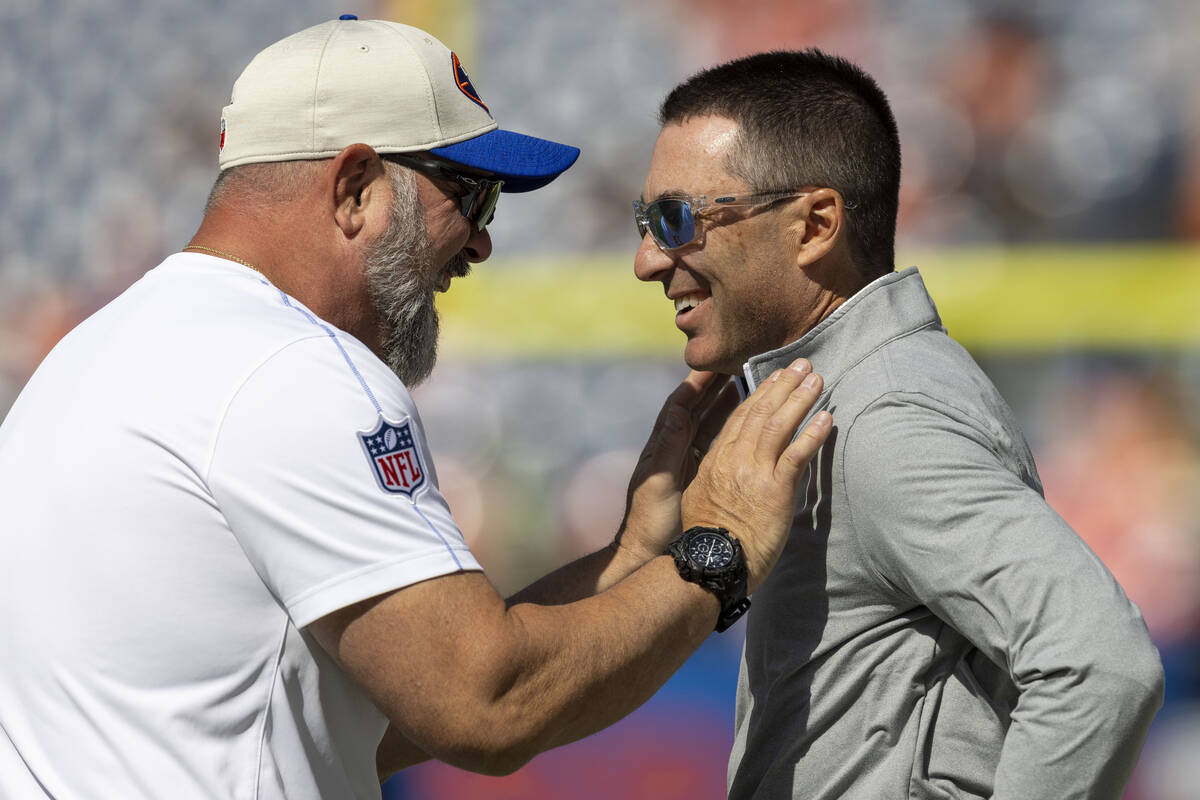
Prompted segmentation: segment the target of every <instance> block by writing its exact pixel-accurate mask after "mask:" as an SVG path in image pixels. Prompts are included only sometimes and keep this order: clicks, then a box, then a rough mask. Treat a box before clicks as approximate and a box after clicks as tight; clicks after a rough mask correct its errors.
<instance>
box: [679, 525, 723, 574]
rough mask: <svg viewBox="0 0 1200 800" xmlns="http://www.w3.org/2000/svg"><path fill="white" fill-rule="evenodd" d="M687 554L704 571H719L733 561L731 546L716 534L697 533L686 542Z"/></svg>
mask: <svg viewBox="0 0 1200 800" xmlns="http://www.w3.org/2000/svg"><path fill="white" fill-rule="evenodd" d="M687 554H688V556H689V557H690V558H691V559H692V561H693V562H694V563H696V564H697V565H699V566H701V567H704V568H705V569H721V568H722V567H727V566H729V564H730V562H732V561H733V546H732V545H731V544H730V543H729V540H728V539H726V538H725V537H724V536H721V535H720V534H716V533H698V534H696V535H695V536H693V537H692V538H691V539H689V540H688V543H687Z"/></svg>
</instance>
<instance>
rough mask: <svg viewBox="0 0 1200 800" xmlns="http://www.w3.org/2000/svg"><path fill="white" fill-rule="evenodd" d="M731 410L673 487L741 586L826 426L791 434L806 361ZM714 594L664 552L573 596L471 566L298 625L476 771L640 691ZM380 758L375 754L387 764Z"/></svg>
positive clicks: (631, 701)
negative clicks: (722, 549)
mask: <svg viewBox="0 0 1200 800" xmlns="http://www.w3.org/2000/svg"><path fill="white" fill-rule="evenodd" d="M801 366H802V367H803V371H801V370H799V369H794V370H783V371H780V372H779V373H777V374H776V375H775V376H774V378H773V379H772V380H769V381H767V382H765V383H764V385H763V386H762V387H761V388H760V390H759V391H758V392H756V393H755V394H754V395H753V396H752V397H751V398H750V399H748V400H747V401H746V402H745V403H743V404H742V405H741V406H739V407H738V409H737V410H736V411H735V412H734V413H733V415H732V416H731V417H730V418H729V420H728V422H727V423H726V425H725V427H724V429H723V430H722V432H721V434H720V436H718V437H717V439H716V440H715V441H714V442H713V445H712V448H711V450H710V452H709V455H708V456H707V457H706V458H705V459H704V462H703V464H701V466H700V468H699V471H698V473H697V475H696V478H695V480H693V481H692V483H691V486H690V487H689V488H688V489H687V490H686V491H685V492H684V493H683V497H682V520H683V524H685V525H689V526H690V525H695V524H706V525H713V526H719V527H725V528H728V529H729V530H730V531H732V532H733V533H734V534H735V535H736V536H737V537H738V538H739V539H740V540H741V543H742V546H743V548H744V550H745V554H746V564H747V568H748V572H749V588H750V591H753V590H754V589H755V588H756V587H757V586H758V585H759V584H760V583H761V581H762V580H763V579H764V578H765V576H766V575H767V573H768V572H769V571H770V569H771V567H772V566H773V565H774V563H775V560H776V559H777V558H778V556H779V553H780V551H781V550H782V547H783V544H784V542H785V540H786V536H787V532H788V529H789V527H790V524H791V517H792V514H793V513H794V503H795V492H796V485H797V482H798V481H799V478H800V475H801V474H802V473H803V471H804V468H805V466H806V465H807V463H808V461H809V459H811V457H812V456H813V454H814V453H815V452H816V451H817V449H818V448H819V447H820V445H821V443H822V442H823V441H824V439H825V437H826V435H827V434H828V431H829V426H830V420H829V417H828V415H827V414H820V415H818V416H817V417H815V418H814V420H813V421H812V422H811V423H810V424H809V426H808V427H807V428H806V429H805V431H804V432H802V433H801V435H800V436H798V437H796V438H795V439H794V440H793V432H794V431H795V429H796V426H797V425H798V424H799V422H800V421H801V420H802V419H803V418H804V416H805V415H806V413H807V412H808V410H809V409H810V408H811V405H812V403H813V402H814V400H815V399H816V397H817V394H818V392H819V391H820V387H821V382H820V379H819V378H817V377H815V376H814V377H813V378H811V379H809V380H808V382H807V383H803V381H805V378H806V375H807V374H808V366H807V363H805V364H803V365H801ZM718 611H719V603H718V601H717V599H716V597H715V596H714V595H712V594H711V593H709V592H708V591H707V590H705V589H703V588H700V587H699V586H697V585H695V584H693V583H689V582H686V581H684V580H683V579H681V578H680V577H679V575H678V573H677V571H676V569H675V565H674V563H673V561H672V560H671V559H670V558H669V557H666V556H659V557H655V558H652V559H650V560H649V561H647V562H646V563H645V564H644V565H642V566H641V567H640V568H637V569H635V570H634V571H632V572H631V573H630V574H629V575H628V576H627V577H625V578H624V579H623V580H619V581H616V582H614V584H613V585H612V586H610V587H609V588H608V589H607V590H605V591H603V592H600V593H599V594H596V595H595V596H593V597H587V598H584V599H581V600H579V601H577V602H572V603H566V604H561V605H537V604H533V603H523V602H518V603H515V604H512V605H509V604H506V603H505V601H504V600H503V599H502V598H501V597H500V596H499V595H498V594H497V593H496V591H495V590H494V589H493V588H492V587H491V585H490V584H489V583H488V582H487V580H486V578H485V577H484V576H483V575H482V574H480V573H460V574H456V575H451V576H447V577H444V578H436V579H433V580H429V581H426V582H424V583H419V584H416V585H413V586H410V587H407V588H404V589H401V590H398V591H395V592H392V593H390V594H386V595H383V596H381V597H378V598H373V599H372V600H369V601H366V602H364V603H360V604H357V605H355V606H352V607H350V608H347V609H343V610H342V611H340V612H337V613H335V614H331V615H329V616H327V617H325V618H323V619H321V620H318V621H317V622H315V623H313V625H311V626H310V630H311V631H312V632H313V634H314V635H315V636H316V638H317V640H318V641H319V642H320V643H321V644H322V646H324V647H325V648H326V649H327V650H328V651H329V652H330V653H331V654H333V656H334V657H335V658H336V659H337V660H338V661H339V662H340V663H341V664H342V666H343V667H344V669H345V670H346V671H347V672H348V673H349V674H350V675H351V676H353V677H354V678H355V679H356V680H357V681H358V682H359V683H360V684H361V685H362V686H363V687H364V689H365V690H366V691H367V692H368V694H369V695H370V696H371V698H372V699H373V700H374V702H375V703H376V704H377V705H378V707H379V708H380V709H381V710H382V711H383V712H384V713H385V714H386V715H387V716H388V718H389V719H390V720H391V721H392V724H393V726H394V727H395V729H396V733H397V734H401V735H402V736H403V738H404V739H407V740H408V741H409V742H410V743H411V747H406V746H405V745H404V744H403V742H399V743H398V740H397V739H396V737H395V734H389V739H390V742H385V745H388V746H390V747H391V748H392V750H393V751H394V752H396V753H397V754H398V756H399V758H400V760H402V761H403V760H406V759H407V760H412V759H413V758H414V754H415V753H418V752H424V753H428V754H429V755H430V756H432V757H435V758H439V759H442V760H444V761H447V762H449V763H451V764H454V765H456V766H459V767H462V768H465V769H470V770H474V771H479V772H485V773H489V774H503V773H507V772H510V771H512V770H515V769H516V768H518V767H520V766H521V765H522V764H524V763H525V762H526V761H528V760H529V759H530V758H531V757H533V756H534V755H536V754H537V753H539V752H542V751H544V750H547V749H549V748H551V747H555V746H557V745H561V744H565V743H567V742H570V741H574V740H576V739H579V738H581V737H583V736H586V735H588V734H590V733H593V732H595V731H597V730H599V729H601V728H603V727H605V726H607V725H609V724H611V723H613V722H615V721H616V720H618V719H620V718H621V717H623V716H625V715H626V714H628V713H629V712H630V711H632V710H633V709H634V708H636V707H637V706H638V705H640V704H641V703H643V702H645V700H646V699H647V698H649V697H650V695H651V694H653V692H654V691H655V690H656V689H658V687H659V686H661V685H662V684H663V682H665V681H666V679H667V678H668V677H669V676H670V675H671V674H672V673H673V672H674V671H675V670H676V669H677V668H678V667H679V666H680V665H681V664H682V663H683V661H684V660H685V659H686V658H687V657H688V655H690V654H691V653H692V652H693V651H694V650H695V649H696V647H698V646H699V645H700V643H701V642H703V641H704V639H705V638H706V637H707V635H708V634H709V633H711V632H712V630H713V627H714V624H715V622H716V619H717V615H718ZM385 766H386V765H385Z"/></svg>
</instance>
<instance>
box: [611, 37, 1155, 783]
mask: <svg viewBox="0 0 1200 800" xmlns="http://www.w3.org/2000/svg"><path fill="white" fill-rule="evenodd" d="M660 122H661V123H662V126H663V127H662V131H661V133H660V136H659V138H658V141H657V143H656V145H655V149H654V154H653V157H652V160H651V164H650V169H649V173H648V175H647V178H646V182H645V187H644V192H643V196H642V198H641V199H640V200H639V201H637V202H635V203H634V211H635V218H636V221H637V224H638V228H639V232H640V233H641V234H642V242H641V245H640V247H639V249H638V252H637V257H636V262H635V268H634V269H635V272H636V274H637V276H638V277H639V278H640V279H641V280H644V281H661V282H662V284H663V286H664V288H665V291H666V294H667V297H668V298H670V299H671V300H673V301H674V304H675V309H676V325H677V327H679V329H680V330H682V331H683V332H684V333H685V334H686V336H687V345H686V348H685V351H684V355H685V360H686V361H687V362H688V364H690V365H691V366H692V367H694V368H697V369H706V370H714V371H717V372H724V373H728V374H731V375H737V376H740V377H739V378H738V380H739V382H740V383H741V384H742V388H743V389H753V388H754V386H755V385H756V384H757V383H758V382H760V381H763V380H764V379H766V378H767V376H769V375H770V374H771V373H772V371H773V370H774V369H776V368H777V367H779V366H781V365H783V364H786V363H788V362H790V361H791V360H792V359H795V358H797V357H800V356H803V357H805V358H808V359H810V360H811V361H812V363H813V366H814V368H815V369H817V370H819V371H820V372H821V373H822V374H823V375H824V377H825V381H826V383H825V389H824V391H823V393H822V396H821V398H820V400H819V401H818V405H817V407H818V408H825V409H828V410H830V411H832V412H833V414H834V420H835V428H834V431H833V433H832V434H831V435H830V437H829V439H828V441H827V442H826V444H825V445H824V447H823V448H822V450H821V453H820V454H819V456H818V458H817V459H814V461H813V462H812V464H811V466H810V468H809V474H808V476H807V484H806V488H805V485H804V484H802V487H801V490H800V491H801V497H800V502H799V503H798V506H797V508H798V511H797V514H796V517H795V520H794V525H793V529H792V532H791V536H790V539H789V542H788V545H787V547H786V549H785V550H784V552H783V555H782V557H781V559H780V562H779V565H778V567H777V568H776V570H775V571H774V572H773V573H772V574H771V576H770V578H769V579H768V580H767V581H766V582H765V583H764V584H763V586H762V587H761V589H760V590H759V591H758V592H757V593H756V595H755V596H754V607H753V609H752V610H751V611H750V612H749V614H748V622H747V629H746V645H745V650H744V658H743V662H742V667H741V674H740V678H739V685H738V697H737V701H738V702H737V720H736V736H735V741H734V748H733V753H732V756H731V759H730V765H729V796H730V797H731V798H734V800H743V799H744V798H751V797H753V798H757V799H758V800H765V799H767V798H793V797H794V798H804V799H805V800H825V799H826V798H828V799H832V798H864V799H869V800H875V799H876V798H912V800H918V798H997V800H999V799H1000V798H1005V799H1006V800H1035V798H1047V800H1050V799H1053V800H1062V798H1118V797H1120V795H1121V791H1122V788H1123V787H1124V785H1125V783H1126V781H1127V780H1128V779H1129V776H1130V774H1131V773H1132V771H1133V767H1134V765H1135V763H1136V760H1137V756H1138V753H1139V751H1140V749H1141V746H1142V742H1143V740H1144V738H1145V735H1146V731H1147V728H1148V726H1149V724H1150V720H1151V718H1152V717H1153V715H1154V713H1155V712H1156V711H1157V709H1158V708H1159V706H1160V705H1161V702H1162V680H1163V678H1162V668H1161V665H1160V662H1159V658H1158V653H1157V651H1156V650H1155V648H1154V646H1153V645H1152V644H1151V642H1150V638H1149V635H1148V633H1147V630H1146V626H1145V623H1144V621H1143V619H1142V617H1141V614H1140V612H1139V611H1138V609H1137V607H1136V606H1134V605H1133V603H1131V602H1130V601H1129V599H1128V598H1127V597H1126V596H1125V594H1124V592H1123V591H1122V590H1121V587H1120V586H1119V585H1118V584H1117V582H1116V581H1115V580H1114V579H1113V577H1112V575H1111V574H1110V573H1109V571H1108V570H1107V569H1106V568H1105V567H1104V565H1103V564H1102V563H1101V562H1100V561H1099V559H1097V557H1096V556H1095V555H1094V554H1093V553H1092V552H1091V550H1089V549H1088V547H1087V546H1086V545H1085V544H1084V543H1083V542H1082V541H1081V540H1080V539H1079V537H1078V536H1077V535H1076V534H1075V533H1074V531H1072V530H1071V528H1070V527H1069V526H1068V525H1067V524H1066V523H1065V522H1064V521H1063V520H1062V519H1061V518H1060V517H1059V516H1058V515H1057V514H1056V513H1055V512H1054V510H1053V509H1052V508H1050V506H1049V505H1047V504H1046V502H1045V500H1044V499H1043V497H1042V488H1041V484H1040V481H1039V478H1038V475H1037V470H1036V467H1035V465H1034V462H1033V458H1032V457H1031V455H1030V452H1029V448H1028V446H1027V445H1026V443H1025V441H1024V438H1023V437H1022V434H1021V432H1020V430H1019V428H1018V426H1017V423H1016V421H1015V419H1014V418H1013V415H1012V413H1011V412H1010V411H1009V409H1008V407H1007V405H1006V404H1005V402H1004V400H1003V399H1002V398H1001V397H1000V395H999V393H998V392H997V391H996V389H995V387H993V386H992V384H991V382H990V381H989V380H988V379H987V377H986V376H985V375H984V373H983V372H982V371H981V370H980V369H979V367H978V366H977V365H976V364H975V363H974V361H972V359H971V357H970V356H969V355H968V354H967V353H966V351H965V350H963V348H962V347H960V346H959V345H958V344H957V343H956V342H954V341H953V340H952V339H950V338H949V336H947V334H946V331H945V329H944V328H943V327H942V324H941V321H940V319H939V317H938V313H937V310H936V308H935V307H934V304H933V301H932V300H931V299H930V297H929V295H928V294H927V292H926V290H925V286H924V283H923V281H922V279H921V275H920V274H919V273H918V271H917V270H916V269H915V268H910V269H906V270H904V271H902V272H895V271H893V261H894V244H893V240H894V234H895V222H896V212H897V205H898V192H899V180H900V151H899V140H898V136H897V132H896V125H895V121H894V118H893V116H892V113H891V111H890V108H889V106H888V102H887V100H886V98H885V97H884V95H883V93H882V91H881V90H880V89H879V87H878V86H877V85H876V84H875V82H874V81H873V80H872V79H871V78H870V77H868V76H867V75H866V74H865V73H863V72H862V71H861V70H860V69H858V68H857V67H855V66H853V65H852V64H850V63H848V62H846V61H845V60H843V59H839V58H834V57H831V56H828V55H826V54H824V53H821V52H819V51H815V50H808V51H804V52H775V53H766V54H760V55H756V56H751V57H748V58H744V59H740V60H738V61H734V62H731V63H728V64H724V65H721V66H718V67H715V68H713V69H710V70H707V71H704V72H701V73H699V74H697V75H696V76H693V77H692V78H691V79H689V80H688V81H686V82H685V83H683V84H681V85H680V86H679V87H677V88H676V89H675V90H674V91H672V92H671V94H670V95H669V96H668V97H667V99H666V101H665V102H664V104H663V107H662V111H661V115H660Z"/></svg>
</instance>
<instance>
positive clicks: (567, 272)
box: [438, 245, 1200, 358]
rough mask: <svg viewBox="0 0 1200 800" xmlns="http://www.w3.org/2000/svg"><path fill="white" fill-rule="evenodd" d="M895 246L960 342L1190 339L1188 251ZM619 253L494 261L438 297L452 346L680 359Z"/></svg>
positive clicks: (999, 345) (649, 295)
mask: <svg viewBox="0 0 1200 800" xmlns="http://www.w3.org/2000/svg"><path fill="white" fill-rule="evenodd" d="M913 255H914V254H905V257H906V258H907V259H908V260H907V261H906V262H904V263H906V264H907V263H915V264H917V265H918V266H919V267H920V268H921V273H922V275H924V276H925V281H926V284H927V285H928V287H929V291H930V294H932V295H933V298H934V300H935V301H936V302H937V304H938V308H939V310H940V311H941V313H942V318H943V321H944V322H945V324H946V327H947V328H948V329H949V330H950V333H951V335H952V336H954V338H956V339H957V340H958V341H960V342H962V343H963V344H964V345H966V346H967V347H969V348H972V349H980V350H982V349H986V350H1004V351H1013V352H1039V351H1050V350H1071V349H1105V350H1139V349H1154V348H1178V347H1191V346H1195V345H1197V344H1200V248H1197V247H1184V246H1172V245H1149V246H1130V245H1121V246H1107V247H1034V248H1021V249H1005V250H1000V249H955V248H948V249H940V250H937V251H933V252H929V253H924V254H915V255H916V256H917V257H915V258H914V257H913ZM632 260H633V252H632V250H631V251H630V252H629V254H628V255H614V256H590V257H586V258H568V257H563V258H554V259H545V260H537V261H528V260H527V261H523V262H520V263H517V262H514V261H505V260H503V259H496V260H494V261H489V262H487V263H484V264H480V265H476V267H475V270H474V272H473V274H472V275H471V277H469V278H466V279H458V280H455V281H454V285H453V287H452V288H451V289H450V292H449V293H448V294H446V295H441V296H439V298H438V307H439V309H440V310H441V311H442V314H443V329H442V330H443V338H442V341H443V351H444V352H446V353H449V354H454V355H456V356H465V357H470V356H514V357H533V358H538V357H542V358H546V357H558V356H563V355H575V356H588V355H591V356H631V357H641V356H661V357H667V358H670V357H678V356H679V355H680V353H681V351H682V348H683V343H684V338H683V334H682V333H680V332H679V331H678V330H676V329H675V326H674V324H673V317H674V309H673V308H672V306H671V304H670V303H669V302H668V301H667V300H666V298H665V297H664V296H663V293H662V287H661V286H660V285H659V284H644V283H641V282H639V281H638V280H637V279H635V278H634V277H633V267H632Z"/></svg>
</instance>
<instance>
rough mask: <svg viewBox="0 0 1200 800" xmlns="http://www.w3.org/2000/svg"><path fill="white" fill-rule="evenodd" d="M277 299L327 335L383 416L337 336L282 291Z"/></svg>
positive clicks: (368, 387)
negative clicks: (294, 303)
mask: <svg viewBox="0 0 1200 800" xmlns="http://www.w3.org/2000/svg"><path fill="white" fill-rule="evenodd" d="M279 299H280V300H282V301H283V304H284V305H285V306H287V307H288V308H291V309H295V310H296V311H299V312H300V313H301V314H302V315H303V316H304V318H305V319H307V320H308V321H309V322H311V323H312V324H313V325H316V326H317V327H318V328H320V329H321V330H323V331H325V333H326V335H328V336H329V338H330V339H332V340H333V343H334V344H335V345H337V349H338V352H339V353H341V354H342V358H344V359H345V360H346V366H348V367H349V368H350V371H351V372H353V373H354V377H355V378H358V385H359V386H361V387H362V389H363V391H364V392H366V393H367V399H368V400H370V401H371V405H373V406H375V411H376V412H378V413H379V415H380V416H383V407H382V406H380V405H379V401H378V400H376V399H375V394H374V393H373V392H372V391H371V387H370V386H367V382H366V380H364V379H363V376H362V373H361V372H359V371H358V367H356V366H354V362H353V361H351V360H350V354H349V353H347V352H346V348H345V347H342V342H341V340H339V339H338V338H337V334H335V333H334V332H333V329H332V328H330V327H329V326H328V325H326V324H325V323H323V322H321V321H320V320H318V319H317V318H316V317H314V316H313V315H312V314H310V313H308V312H307V311H305V310H304V309H303V308H300V306H296V305H292V300H291V298H290V297H288V296H287V294H286V293H284V291H283V290H282V289H280V290H279Z"/></svg>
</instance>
